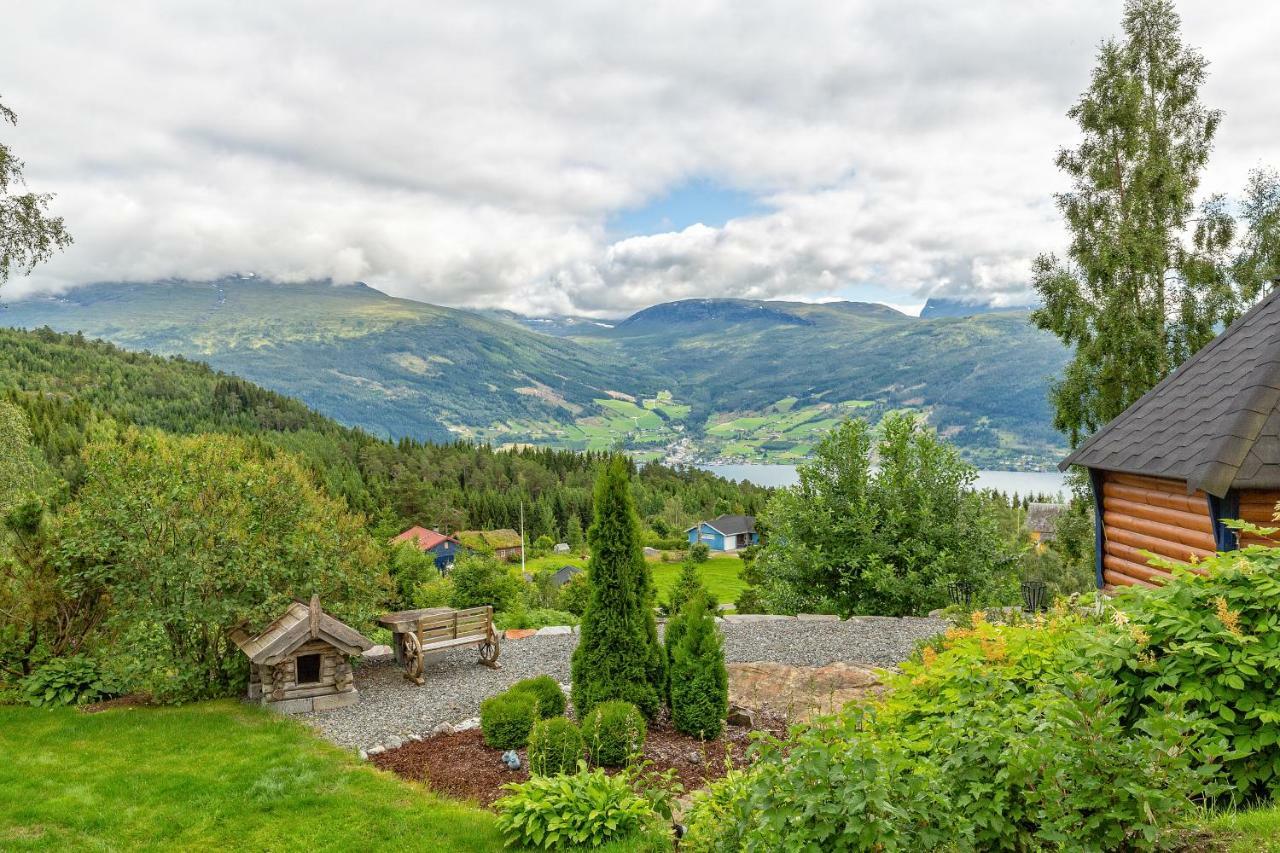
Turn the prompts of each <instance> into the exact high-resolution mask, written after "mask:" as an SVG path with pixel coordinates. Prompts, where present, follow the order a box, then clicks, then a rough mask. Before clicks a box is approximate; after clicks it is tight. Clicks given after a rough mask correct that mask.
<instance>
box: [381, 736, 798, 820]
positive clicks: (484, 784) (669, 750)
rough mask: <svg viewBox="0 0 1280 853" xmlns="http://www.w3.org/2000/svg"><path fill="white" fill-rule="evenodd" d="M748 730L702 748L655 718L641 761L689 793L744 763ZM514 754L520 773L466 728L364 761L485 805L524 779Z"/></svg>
mask: <svg viewBox="0 0 1280 853" xmlns="http://www.w3.org/2000/svg"><path fill="white" fill-rule="evenodd" d="M756 729H757V730H765V731H769V732H771V733H773V734H775V735H782V734H785V732H786V723H785V722H784V721H783V720H781V719H775V718H765V719H761V720H758V721H757V726H756ZM751 731H752V730H751V729H749V728H745V727H742V726H727V727H726V728H725V731H724V733H723V734H722V735H721V736H720V737H719V738H717V739H716V740H713V741H707V742H705V743H704V742H703V741H700V740H698V739H697V738H693V737H689V736H688V735H684V734H681V733H680V732H677V731H676V730H675V729H674V728H673V727H672V726H671V723H670V721H669V720H667V719H665V718H660V719H658V720H655V721H654V722H653V723H651V724H650V725H649V736H648V737H647V738H646V739H645V744H644V758H645V760H647V761H649V762H650V768H651V769H652V770H654V771H657V772H664V771H666V770H668V769H674V770H675V771H676V776H677V778H679V780H680V783H681V784H682V785H683V786H684V789H685V791H693V790H695V789H697V788H702V787H704V786H706V785H707V784H708V783H709V782H713V781H715V780H716V779H719V778H720V777H721V776H723V775H724V774H725V771H726V765H725V756H726V754H728V755H730V760H731V761H732V763H733V766H735V767H740V766H742V764H744V763H745V761H746V750H747V746H748V744H749V743H750V735H751ZM517 751H518V752H519V754H520V763H521V768H520V769H519V770H508V769H507V768H506V767H505V766H503V764H502V762H501V760H500V758H501V756H502V752H503V750H500V749H492V748H490V747H488V746H485V743H484V737H483V735H482V734H481V733H480V730H479V729H470V730H468V731H464V732H455V733H454V734H444V735H435V736H433V737H429V738H427V739H425V740H421V741H414V742H411V743H407V744H405V745H404V746H402V747H400V748H399V749H393V750H390V751H388V752H384V753H382V754H380V755H375V756H371V757H370V759H369V760H370V761H371V762H373V764H374V765H375V766H377V767H379V768H381V769H383V770H390V771H391V772H393V773H396V774H397V775H399V776H403V777H404V778H406V779H411V780H413V781H415V782H423V783H424V784H426V786H427V787H429V788H430V789H431V790H433V791H435V792H437V793H439V794H442V795H444V796H447V797H452V798H454V799H460V800H470V801H472V802H475V803H479V804H480V805H482V806H491V805H493V802H494V801H495V800H497V799H498V798H499V797H501V796H503V794H505V793H506V792H505V791H503V790H502V785H503V784H504V783H506V782H523V781H525V780H526V779H528V778H529V772H528V771H527V770H525V769H524V765H525V762H526V755H525V750H523V749H521V750H517Z"/></svg>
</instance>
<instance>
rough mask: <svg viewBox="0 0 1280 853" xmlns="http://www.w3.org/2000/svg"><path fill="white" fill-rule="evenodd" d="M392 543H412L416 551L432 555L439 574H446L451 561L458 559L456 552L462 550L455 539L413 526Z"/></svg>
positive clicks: (451, 564)
mask: <svg viewBox="0 0 1280 853" xmlns="http://www.w3.org/2000/svg"><path fill="white" fill-rule="evenodd" d="M391 541H392V542H412V543H413V544H414V545H416V546H418V550H419V551H422V552H424V553H430V554H434V555H435V558H436V568H438V569H439V570H440V571H441V573H444V572H447V571H448V570H449V569H450V568H451V567H452V566H453V561H454V560H456V559H457V558H458V551H459V550H461V548H462V543H461V542H459V541H458V540H457V539H456V538H455V537H453V536H449V535H448V534H445V533H441V532H439V531H438V530H429V529H427V528H425V527H418V526H416V525H415V526H413V527H410V528H409V529H408V530H406V531H405V532H404V533H401V534H400V535H399V536H396V537H395V538H393V539H392V540H391Z"/></svg>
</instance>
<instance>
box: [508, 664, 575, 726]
mask: <svg viewBox="0 0 1280 853" xmlns="http://www.w3.org/2000/svg"><path fill="white" fill-rule="evenodd" d="M510 692H512V693H527V694H529V695H530V696H533V697H534V699H535V700H536V702H537V705H538V716H539V717H541V718H542V719H544V720H546V719H549V718H550V717H559V716H562V715H563V714H564V708H565V698H564V691H563V690H561V689H560V684H559V682H557V681H556V680H555V679H554V678H552V677H551V676H549V675H539V676H538V677H537V678H526V679H525V680H524V681H517V682H516V683H515V684H513V685H512V686H511V691H510Z"/></svg>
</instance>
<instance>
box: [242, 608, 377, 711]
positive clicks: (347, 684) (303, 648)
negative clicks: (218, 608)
mask: <svg viewBox="0 0 1280 853" xmlns="http://www.w3.org/2000/svg"><path fill="white" fill-rule="evenodd" d="M231 639H232V640H233V641H234V642H235V644H236V645H237V646H239V647H240V651H242V652H244V653H245V655H247V656H248V658H249V664H250V666H249V698H250V699H257V700H259V701H261V702H262V704H263V705H265V706H267V707H268V708H272V709H274V710H277V711H280V712H281V713H285V714H299V713H304V712H307V711H327V710H330V709H332V708H342V707H345V706H347V705H352V704H354V703H355V702H356V700H357V699H359V698H360V694H359V692H358V691H357V690H356V686H355V679H354V676H353V674H352V672H351V663H350V662H349V661H348V658H349V657H351V656H352V655H358V654H360V653H362V652H364V651H366V650H367V649H370V648H372V647H373V641H372V640H370V639H368V638H367V637H365V636H364V635H363V634H361V633H360V632H359V631H356V630H355V629H353V628H350V627H348V626H347V625H344V624H343V623H341V622H339V621H338V620H337V619H334V618H333V617H332V616H330V615H329V614H328V613H325V612H324V611H323V610H321V609H320V597H319V596H314V595H313V596H312V597H311V604H310V605H307V604H303V603H302V602H301V601H295V602H293V603H292V604H290V605H289V608H288V609H287V610H285V612H284V613H283V614H281V615H280V616H279V618H277V619H276V620H275V621H274V622H272V623H271V624H270V625H268V626H267V627H266V629H265V630H263V631H262V633H260V634H258V635H257V636H254V637H251V636H249V634H248V632H246V631H244V630H242V629H237V630H236V631H235V632H234V633H233V634H232V635H231Z"/></svg>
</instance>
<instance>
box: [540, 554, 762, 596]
mask: <svg viewBox="0 0 1280 853" xmlns="http://www.w3.org/2000/svg"><path fill="white" fill-rule="evenodd" d="M561 566H581V567H582V568H584V569H585V568H586V567H587V561H586V560H585V559H583V558H582V557H580V556H578V555H577V554H552V555H550V556H547V557H538V558H537V559H534V560H529V561H528V562H527V564H526V568H527V569H528V571H530V572H534V571H540V570H543V569H553V570H554V569H558V568H560V567H561ZM649 569H650V570H651V571H652V572H653V585H654V586H655V587H656V588H657V590H658V600H659V601H661V600H663V599H665V598H666V597H667V595H668V594H669V593H670V592H671V587H673V586H675V582H676V578H677V577H679V575H680V564H679V563H662V562H658V561H656V560H651V561H649ZM701 569H702V582H703V583H704V584H706V587H707V590H708V591H709V592H710V593H711V594H712V595H714V596H715V597H716V601H718V602H720V603H721V604H728V603H730V602H732V601H735V600H737V598H738V594H739V593H741V592H742V591H743V590H744V589H746V587H747V585H746V583H744V582H743V580H742V560H741V559H739V558H738V557H726V556H721V557H712V558H711V559H709V560H707V561H706V562H705V563H703V564H702V566H701Z"/></svg>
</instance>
